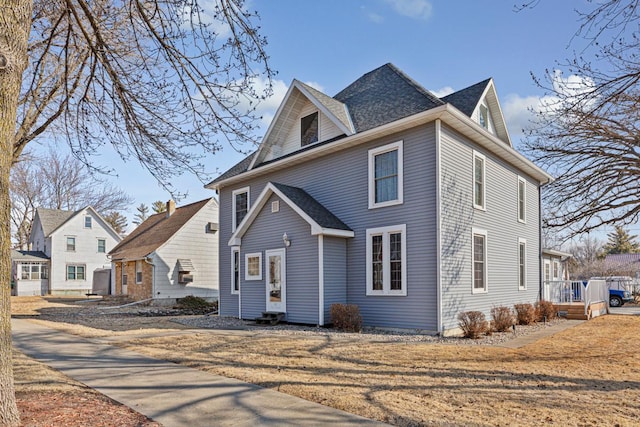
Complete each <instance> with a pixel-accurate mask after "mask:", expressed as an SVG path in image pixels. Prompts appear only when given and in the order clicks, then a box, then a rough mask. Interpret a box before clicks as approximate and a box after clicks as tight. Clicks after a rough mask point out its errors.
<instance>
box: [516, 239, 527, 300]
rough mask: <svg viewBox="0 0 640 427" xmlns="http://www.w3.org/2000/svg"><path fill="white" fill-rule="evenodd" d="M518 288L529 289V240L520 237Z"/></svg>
mask: <svg viewBox="0 0 640 427" xmlns="http://www.w3.org/2000/svg"><path fill="white" fill-rule="evenodd" d="M518 289H520V290H525V289H527V241H526V240H525V239H518Z"/></svg>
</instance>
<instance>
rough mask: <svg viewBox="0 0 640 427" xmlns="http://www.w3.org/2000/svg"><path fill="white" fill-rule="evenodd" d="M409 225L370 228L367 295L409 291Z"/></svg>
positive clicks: (401, 293)
mask: <svg viewBox="0 0 640 427" xmlns="http://www.w3.org/2000/svg"><path fill="white" fill-rule="evenodd" d="M406 236H407V226H406V225H405V224H400V225H394V226H390V227H380V228H369V229H367V295H395V296H406V295H407V244H406Z"/></svg>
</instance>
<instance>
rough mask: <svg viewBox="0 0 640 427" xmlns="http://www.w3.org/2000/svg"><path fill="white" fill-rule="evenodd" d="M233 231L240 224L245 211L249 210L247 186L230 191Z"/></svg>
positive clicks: (245, 213)
mask: <svg viewBox="0 0 640 427" xmlns="http://www.w3.org/2000/svg"><path fill="white" fill-rule="evenodd" d="M232 198H233V200H232V203H233V206H232V209H233V219H232V220H233V223H232V226H233V231H235V230H236V227H238V225H240V223H241V222H242V220H243V219H244V217H245V215H247V212H249V187H244V188H240V189H238V190H234V191H233V193H232Z"/></svg>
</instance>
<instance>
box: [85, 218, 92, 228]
mask: <svg viewBox="0 0 640 427" xmlns="http://www.w3.org/2000/svg"><path fill="white" fill-rule="evenodd" d="M84 228H91V217H90V216H85V217H84Z"/></svg>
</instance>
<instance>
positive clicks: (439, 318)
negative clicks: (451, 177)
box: [435, 119, 444, 335]
mask: <svg viewBox="0 0 640 427" xmlns="http://www.w3.org/2000/svg"><path fill="white" fill-rule="evenodd" d="M435 126H436V129H435V137H436V287H437V289H436V305H437V309H436V315H437V319H436V322H437V327H438V334H439V335H442V334H443V333H444V325H443V324H442V234H441V233H442V216H441V215H442V212H441V210H442V207H441V206H440V204H441V195H440V190H441V188H442V170H441V166H442V165H441V159H440V155H441V152H440V136H441V127H442V122H441V121H440V119H436V122H435Z"/></svg>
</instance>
